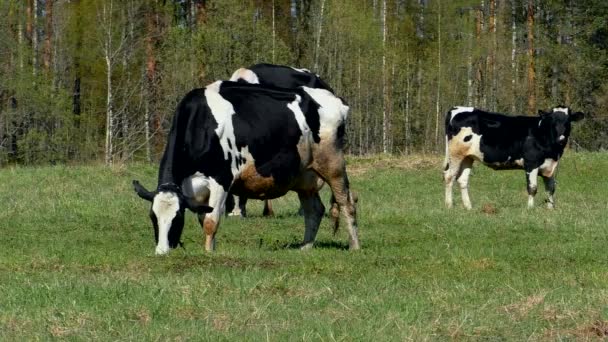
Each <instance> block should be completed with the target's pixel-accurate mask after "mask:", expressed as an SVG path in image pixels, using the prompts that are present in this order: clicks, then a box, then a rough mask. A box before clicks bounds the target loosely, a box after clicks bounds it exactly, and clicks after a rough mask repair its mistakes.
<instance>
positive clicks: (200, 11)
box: [194, 0, 207, 27]
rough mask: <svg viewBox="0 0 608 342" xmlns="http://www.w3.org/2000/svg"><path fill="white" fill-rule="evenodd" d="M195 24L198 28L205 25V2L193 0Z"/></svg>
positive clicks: (205, 0) (204, 0)
mask: <svg viewBox="0 0 608 342" xmlns="http://www.w3.org/2000/svg"><path fill="white" fill-rule="evenodd" d="M194 8H195V9H196V23H197V25H198V26H199V27H200V26H202V25H204V24H205V23H207V0H195V1H194Z"/></svg>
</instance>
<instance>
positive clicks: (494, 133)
mask: <svg viewBox="0 0 608 342" xmlns="http://www.w3.org/2000/svg"><path fill="white" fill-rule="evenodd" d="M583 117H584V114H583V113H581V112H576V113H572V112H571V110H570V108H567V107H563V106H560V107H555V108H553V109H552V110H551V111H550V112H546V113H545V112H543V111H539V116H507V115H503V114H497V113H489V112H485V111H483V110H479V109H476V108H472V107H455V108H452V109H451V110H450V111H449V112H447V114H446V118H445V132H446V159H445V169H444V181H445V204H446V206H447V207H448V208H451V207H452V186H453V184H454V180H458V184H459V185H460V190H461V196H462V202H463V204H464V206H465V208H467V209H471V200H470V199H469V192H468V186H469V175H470V173H471V167H472V166H473V162H474V161H475V160H478V161H481V162H482V163H484V164H485V165H487V166H489V167H491V168H493V169H496V170H504V169H524V170H525V171H526V180H527V185H528V187H527V188H528V208H532V207H533V206H534V195H536V190H537V177H538V176H539V175H540V176H541V177H542V178H543V181H544V183H545V190H546V191H547V194H548V196H549V198H548V202H547V206H548V208H550V209H552V208H553V207H554V205H555V203H554V199H553V194H554V193H555V170H556V168H557V164H558V162H559V158H560V157H561V156H562V154H563V153H564V148H565V147H566V144H567V142H568V137H569V136H570V129H571V123H572V122H574V121H578V120H580V119H582V118H583Z"/></svg>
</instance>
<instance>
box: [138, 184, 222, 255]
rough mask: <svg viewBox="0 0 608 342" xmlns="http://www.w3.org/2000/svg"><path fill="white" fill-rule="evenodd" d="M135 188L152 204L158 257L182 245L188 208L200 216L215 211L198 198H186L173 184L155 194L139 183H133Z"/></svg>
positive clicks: (165, 185) (152, 218)
mask: <svg viewBox="0 0 608 342" xmlns="http://www.w3.org/2000/svg"><path fill="white" fill-rule="evenodd" d="M133 187H134V190H135V192H136V193H137V195H138V196H139V197H141V198H143V199H145V200H147V201H150V202H152V206H151V208H150V220H151V221H152V227H153V228H154V239H155V241H156V254H157V255H162V254H166V253H167V252H169V250H171V248H176V247H177V246H179V245H180V244H181V241H180V238H181V236H182V230H183V229H184V217H185V213H186V207H187V208H188V209H190V210H192V211H194V212H196V213H198V214H204V213H209V212H211V211H212V210H213V208H211V207H209V206H207V205H205V204H204V203H197V202H196V198H194V199H192V198H189V197H187V196H185V195H184V194H183V193H182V189H181V188H180V187H178V186H177V185H175V184H173V183H167V184H161V185H160V186H159V187H158V189H157V190H156V191H155V192H152V191H148V190H146V188H144V187H143V186H142V185H141V184H139V182H138V181H133ZM190 190H192V189H190ZM193 197H195V196H193Z"/></svg>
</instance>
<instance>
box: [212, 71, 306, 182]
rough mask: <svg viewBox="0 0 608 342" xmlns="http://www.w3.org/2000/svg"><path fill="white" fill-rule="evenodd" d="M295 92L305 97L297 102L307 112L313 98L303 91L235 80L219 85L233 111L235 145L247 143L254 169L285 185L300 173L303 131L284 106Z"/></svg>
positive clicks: (241, 145)
mask: <svg viewBox="0 0 608 342" xmlns="http://www.w3.org/2000/svg"><path fill="white" fill-rule="evenodd" d="M296 93H297V94H298V95H300V96H301V97H302V99H305V100H306V101H302V103H301V105H300V108H301V109H302V112H304V113H306V112H307V111H309V106H310V104H311V103H314V101H312V100H311V99H310V97H308V95H307V94H306V93H305V92H304V91H284V90H279V89H277V88H268V87H261V86H259V85H242V84H238V83H234V82H223V83H222V85H221V87H220V95H222V97H223V98H224V99H226V100H227V101H229V102H230V103H231V104H232V106H233V108H234V110H235V112H236V114H235V115H233V116H232V124H233V126H234V134H235V136H236V141H235V144H236V147H237V148H238V149H241V148H243V147H245V146H248V147H249V152H250V153H251V155H252V156H253V159H254V160H255V167H256V170H257V172H258V173H259V174H260V175H262V176H264V177H270V176H272V177H273V178H274V181H275V183H277V185H287V184H288V183H289V182H290V181H292V180H293V178H294V177H295V176H297V174H298V173H299V172H300V161H301V160H300V155H299V153H298V149H297V145H298V142H299V141H300V137H301V136H302V133H301V131H300V127H299V125H298V122H297V120H296V118H295V114H294V113H293V112H292V111H291V110H290V109H289V108H288V107H287V105H288V104H289V103H291V102H293V101H295V99H296ZM305 103H306V104H305ZM317 115H318V114H317Z"/></svg>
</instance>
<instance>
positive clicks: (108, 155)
mask: <svg viewBox="0 0 608 342" xmlns="http://www.w3.org/2000/svg"><path fill="white" fill-rule="evenodd" d="M109 6H110V9H109V14H108V10H107V8H106V4H105V3H104V5H103V24H104V26H105V27H104V30H105V32H104V34H105V37H104V42H103V44H104V59H105V62H106V88H107V92H106V143H105V163H106V165H112V162H113V154H114V146H113V143H114V141H113V139H114V134H113V133H114V112H113V105H114V102H113V101H114V100H113V93H112V62H113V61H112V54H113V51H112V49H113V46H112V44H113V42H112V1H110V4H109Z"/></svg>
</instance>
